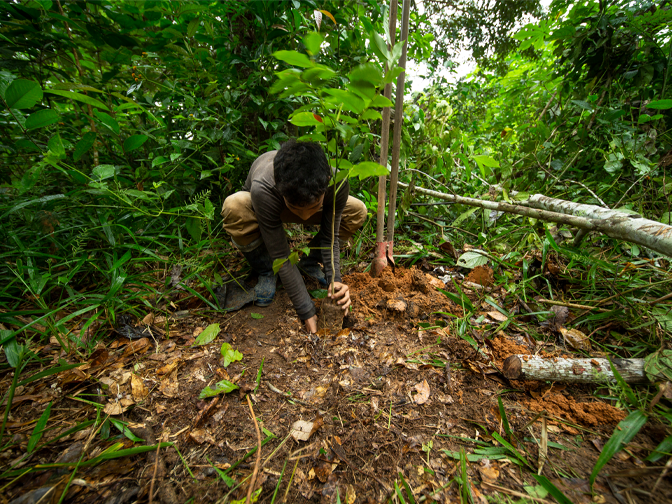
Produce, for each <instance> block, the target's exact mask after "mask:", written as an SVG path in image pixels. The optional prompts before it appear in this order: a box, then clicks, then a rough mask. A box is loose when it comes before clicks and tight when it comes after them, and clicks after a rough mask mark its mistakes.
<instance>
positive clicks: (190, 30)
mask: <svg viewBox="0 0 672 504" xmlns="http://www.w3.org/2000/svg"><path fill="white" fill-rule="evenodd" d="M200 24H201V18H198V17H196V18H194V19H192V20H191V21H190V22H189V25H188V26H187V37H193V36H194V35H195V34H196V30H197V29H198V27H199V25H200Z"/></svg>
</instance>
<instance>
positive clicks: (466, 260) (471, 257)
mask: <svg viewBox="0 0 672 504" xmlns="http://www.w3.org/2000/svg"><path fill="white" fill-rule="evenodd" d="M487 263H488V258H487V257H485V256H484V255H481V254H478V253H476V252H465V253H464V254H462V255H461V256H460V257H459V258H458V260H457V265H458V266H462V267H463V268H469V269H474V268H477V267H478V266H483V265H484V264H487Z"/></svg>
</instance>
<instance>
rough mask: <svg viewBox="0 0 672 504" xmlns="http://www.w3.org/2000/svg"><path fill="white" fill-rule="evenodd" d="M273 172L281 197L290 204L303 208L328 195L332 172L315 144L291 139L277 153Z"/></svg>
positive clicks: (320, 148) (319, 148) (318, 146)
mask: <svg viewBox="0 0 672 504" xmlns="http://www.w3.org/2000/svg"><path fill="white" fill-rule="evenodd" d="M273 173H274V174H275V188H276V189H277V190H278V192H280V195H282V196H283V197H284V198H285V199H287V201H288V202H289V203H290V204H291V205H293V206H297V207H304V206H306V205H310V204H311V203H314V202H315V200H317V199H318V198H319V197H320V196H322V195H323V194H324V193H325V192H327V188H328V187H329V178H330V176H331V169H330V168H329V162H328V161H327V156H325V155H324V151H323V150H322V147H320V145H319V144H318V143H315V142H297V141H296V140H294V139H290V140H289V141H287V142H285V143H284V144H282V146H281V147H280V150H279V151H278V152H277V153H276V155H275V159H273Z"/></svg>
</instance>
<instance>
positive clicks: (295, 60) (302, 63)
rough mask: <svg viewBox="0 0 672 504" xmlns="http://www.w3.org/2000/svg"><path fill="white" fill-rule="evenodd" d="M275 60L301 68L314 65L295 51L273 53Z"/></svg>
mask: <svg viewBox="0 0 672 504" xmlns="http://www.w3.org/2000/svg"><path fill="white" fill-rule="evenodd" d="M273 56H275V58H276V59H279V60H280V61H284V62H285V63H288V64H289V65H294V66H298V67H301V68H310V67H311V66H313V65H314V63H313V62H312V61H310V58H308V56H306V55H305V54H303V53H300V52H297V51H276V52H274V53H273Z"/></svg>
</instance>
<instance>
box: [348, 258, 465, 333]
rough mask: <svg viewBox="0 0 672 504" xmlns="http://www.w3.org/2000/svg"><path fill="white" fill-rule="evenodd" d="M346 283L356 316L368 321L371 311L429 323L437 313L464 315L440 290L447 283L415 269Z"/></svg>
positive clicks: (354, 276)
mask: <svg viewBox="0 0 672 504" xmlns="http://www.w3.org/2000/svg"><path fill="white" fill-rule="evenodd" d="M343 282H344V283H346V284H347V285H348V286H349V287H350V297H351V298H352V301H353V306H354V311H355V314H356V315H358V316H363V317H368V316H369V315H371V314H372V313H374V312H373V310H372V308H377V309H382V310H385V311H386V316H387V317H395V316H396V317H399V316H402V317H409V318H420V319H423V320H424V319H428V318H430V319H431V318H432V316H431V315H432V313H434V312H448V313H452V314H455V315H458V316H459V315H461V314H462V308H460V307H458V306H457V305H455V304H454V303H452V302H451V301H450V300H449V299H448V298H447V297H446V296H445V295H444V294H442V293H441V292H439V291H437V290H436V289H437V288H442V289H444V288H445V285H444V283H443V282H442V281H441V280H439V279H438V278H435V277H433V276H431V275H429V274H427V273H423V272H422V271H420V270H418V269H417V268H415V267H412V268H410V269H402V268H397V269H396V271H395V272H393V271H392V269H391V268H386V269H385V270H383V273H382V274H381V276H380V277H378V278H373V277H372V276H371V275H369V274H368V273H353V274H350V275H346V276H345V277H344V278H343Z"/></svg>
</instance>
